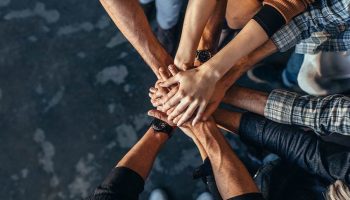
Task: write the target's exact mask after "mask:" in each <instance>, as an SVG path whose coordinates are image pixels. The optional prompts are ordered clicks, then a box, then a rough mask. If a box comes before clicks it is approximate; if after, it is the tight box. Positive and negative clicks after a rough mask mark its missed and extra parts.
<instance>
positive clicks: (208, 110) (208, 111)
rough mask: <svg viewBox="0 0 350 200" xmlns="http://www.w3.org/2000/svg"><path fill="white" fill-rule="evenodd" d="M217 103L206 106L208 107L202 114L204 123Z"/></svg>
mask: <svg viewBox="0 0 350 200" xmlns="http://www.w3.org/2000/svg"><path fill="white" fill-rule="evenodd" d="M218 106H219V103H212V104H210V105H208V107H207V108H206V109H205V112H204V113H203V120H204V121H206V120H207V119H208V118H209V117H210V116H211V115H212V114H213V113H214V112H215V110H216V109H217V108H218Z"/></svg>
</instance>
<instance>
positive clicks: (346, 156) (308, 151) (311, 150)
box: [239, 113, 350, 184]
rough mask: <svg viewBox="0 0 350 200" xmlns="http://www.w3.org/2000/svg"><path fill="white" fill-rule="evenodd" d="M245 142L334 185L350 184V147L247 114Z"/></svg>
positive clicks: (243, 128) (243, 122) (243, 131)
mask: <svg viewBox="0 0 350 200" xmlns="http://www.w3.org/2000/svg"><path fill="white" fill-rule="evenodd" d="M239 132H240V136H241V138H242V140H243V141H245V142H247V143H251V144H253V145H256V146H258V147H262V148H265V149H267V150H269V151H271V152H272V153H275V154H277V155H279V156H280V157H281V158H282V159H284V160H285V161H287V162H288V163H290V164H294V165H296V166H299V167H301V168H302V169H304V170H306V171H307V172H309V173H311V174H314V175H318V176H320V177H323V178H325V179H327V180H328V181H330V182H333V181H335V180H343V181H344V182H346V183H347V184H350V148H349V147H345V146H341V145H337V144H333V143H329V142H325V141H322V140H321V139H320V138H318V137H317V136H316V135H315V134H313V133H310V132H305V131H303V130H301V129H299V128H298V127H296V126H290V125H284V124H278V123H275V122H272V121H270V120H268V119H265V118H263V117H261V116H258V115H255V114H251V113H245V114H243V116H242V119H241V124H240V128H239Z"/></svg>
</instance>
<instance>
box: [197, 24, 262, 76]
mask: <svg viewBox="0 0 350 200" xmlns="http://www.w3.org/2000/svg"><path fill="white" fill-rule="evenodd" d="M267 40H268V37H267V35H266V33H265V31H264V29H263V28H262V27H261V26H260V25H259V24H258V23H257V22H256V21H254V20H250V21H249V22H248V24H247V25H246V26H245V27H244V28H243V29H242V31H241V32H240V33H239V34H238V35H237V36H236V37H235V38H234V39H233V40H232V41H231V42H230V43H229V44H227V45H226V46H225V47H224V48H223V49H222V50H220V51H219V52H218V53H217V54H216V55H215V56H214V57H213V58H211V59H210V60H209V61H208V62H206V63H205V64H203V65H202V67H201V68H203V69H204V70H207V71H208V72H207V73H211V74H212V76H213V77H214V78H216V79H217V80H218V79H221V78H222V77H223V75H224V74H226V72H227V71H229V69H230V68H231V67H232V66H233V65H235V64H236V63H237V61H238V60H239V59H241V58H243V57H244V56H247V55H248V54H249V53H251V52H252V51H253V50H254V49H256V48H258V47H259V46H261V45H262V44H264V43H265V42H266V41H267Z"/></svg>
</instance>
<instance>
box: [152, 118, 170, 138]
mask: <svg viewBox="0 0 350 200" xmlns="http://www.w3.org/2000/svg"><path fill="white" fill-rule="evenodd" d="M151 127H152V128H153V130H154V131H155V132H160V133H165V134H167V135H168V136H169V138H170V137H171V136H172V134H171V133H172V132H173V129H174V128H173V127H172V126H170V125H169V124H168V123H166V122H165V121H162V120H160V119H157V118H153V120H152V122H151Z"/></svg>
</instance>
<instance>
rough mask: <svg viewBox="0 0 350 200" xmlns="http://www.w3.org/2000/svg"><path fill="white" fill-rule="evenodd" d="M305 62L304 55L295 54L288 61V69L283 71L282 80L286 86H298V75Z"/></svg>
mask: <svg viewBox="0 0 350 200" xmlns="http://www.w3.org/2000/svg"><path fill="white" fill-rule="evenodd" d="M303 61H304V54H298V53H293V54H292V55H291V57H290V58H289V60H288V63H287V67H286V68H285V69H284V70H283V74H282V79H283V83H284V85H286V86H287V87H292V86H295V85H297V84H298V74H299V71H300V68H301V65H302V64H303Z"/></svg>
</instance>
